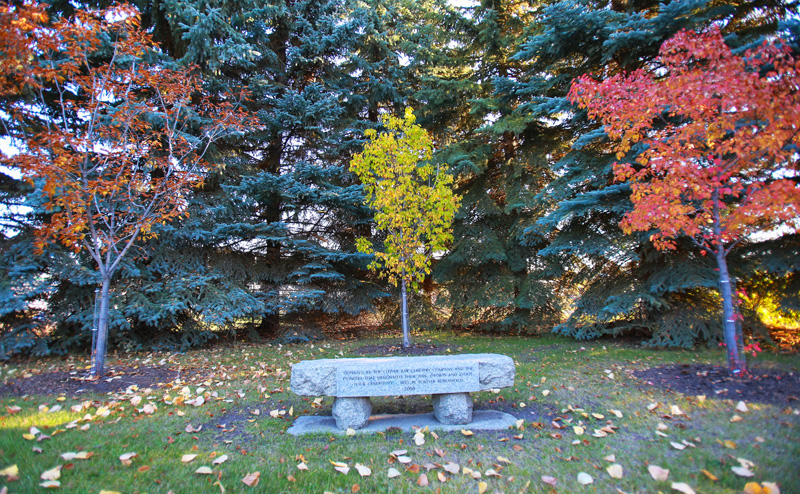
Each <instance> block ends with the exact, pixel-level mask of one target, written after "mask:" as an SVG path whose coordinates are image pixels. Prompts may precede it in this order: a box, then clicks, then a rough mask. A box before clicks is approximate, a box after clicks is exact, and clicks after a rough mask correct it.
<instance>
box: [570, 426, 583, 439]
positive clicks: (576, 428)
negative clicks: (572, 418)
mask: <svg viewBox="0 0 800 494" xmlns="http://www.w3.org/2000/svg"><path fill="white" fill-rule="evenodd" d="M572 430H573V431H575V435H576V436H582V435H583V433H584V432H586V430H585V429H584V428H583V427H581V426H579V425H576V426H574V427H573V428H572Z"/></svg>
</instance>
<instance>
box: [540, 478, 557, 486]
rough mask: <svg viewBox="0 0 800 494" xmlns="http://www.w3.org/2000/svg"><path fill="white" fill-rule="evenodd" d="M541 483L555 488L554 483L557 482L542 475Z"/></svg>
mask: <svg viewBox="0 0 800 494" xmlns="http://www.w3.org/2000/svg"><path fill="white" fill-rule="evenodd" d="M542 482H544V483H545V484H550V485H552V486H553V487H555V485H556V482H558V481H557V480H556V478H555V477H551V476H549V475H542Z"/></svg>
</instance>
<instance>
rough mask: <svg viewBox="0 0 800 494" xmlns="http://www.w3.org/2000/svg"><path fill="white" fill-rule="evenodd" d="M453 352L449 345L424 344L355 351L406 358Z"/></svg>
mask: <svg viewBox="0 0 800 494" xmlns="http://www.w3.org/2000/svg"><path fill="white" fill-rule="evenodd" d="M448 350H450V351H451V352H453V351H454V350H453V348H452V347H451V346H450V345H432V344H425V343H415V344H413V345H410V346H409V347H408V348H403V345H402V344H400V343H397V344H387V345H367V346H362V347H361V348H358V349H356V351H355V352H356V353H357V354H359V355H383V356H387V357H390V356H396V355H397V356H401V355H402V356H407V357H415V356H420V355H444V354H446V353H447V351H448Z"/></svg>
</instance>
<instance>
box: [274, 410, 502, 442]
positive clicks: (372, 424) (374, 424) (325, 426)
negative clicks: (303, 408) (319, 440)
mask: <svg viewBox="0 0 800 494" xmlns="http://www.w3.org/2000/svg"><path fill="white" fill-rule="evenodd" d="M516 420H517V418H516V417H514V416H513V415H510V414H507V413H503V412H499V411H497V410H475V411H474V412H473V413H472V422H471V423H470V424H469V430H471V431H475V432H477V431H492V430H507V429H509V428H510V427H514V425H515V423H516ZM425 427H428V428H429V429H430V430H432V431H458V430H460V429H463V428H464V426H463V425H459V424H453V425H448V424H442V423H441V422H439V421H437V420H436V418H435V417H434V415H433V413H422V414H396V415H373V416H372V417H370V419H369V423H367V425H366V426H364V427H362V428H361V429H356V434H377V433H378V432H384V431H386V430H389V429H391V430H397V429H399V430H401V431H406V432H411V431H413V430H415V428H416V429H424V428H425ZM286 432H288V433H289V434H291V435H293V436H299V435H303V434H326V435H327V434H336V435H344V434H345V433H346V430H344V429H339V428H338V427H337V426H336V422H335V421H334V419H333V417H329V416H328V417H326V416H322V415H303V416H301V417H298V418H297V419H296V420H295V421H294V424H292V426H291V427H289V429H288V430H287V431H286Z"/></svg>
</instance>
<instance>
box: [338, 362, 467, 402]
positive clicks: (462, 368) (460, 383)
mask: <svg viewBox="0 0 800 494" xmlns="http://www.w3.org/2000/svg"><path fill="white" fill-rule="evenodd" d="M479 390H480V385H479V375H478V364H477V363H456V362H453V363H437V364H429V365H421V366H420V365H402V364H398V363H395V364H393V365H391V366H373V367H355V366H354V367H340V368H339V369H337V371H336V396H342V397H348V396H350V397H353V396H391V395H425V394H445V393H469V392H473V391H479Z"/></svg>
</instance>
